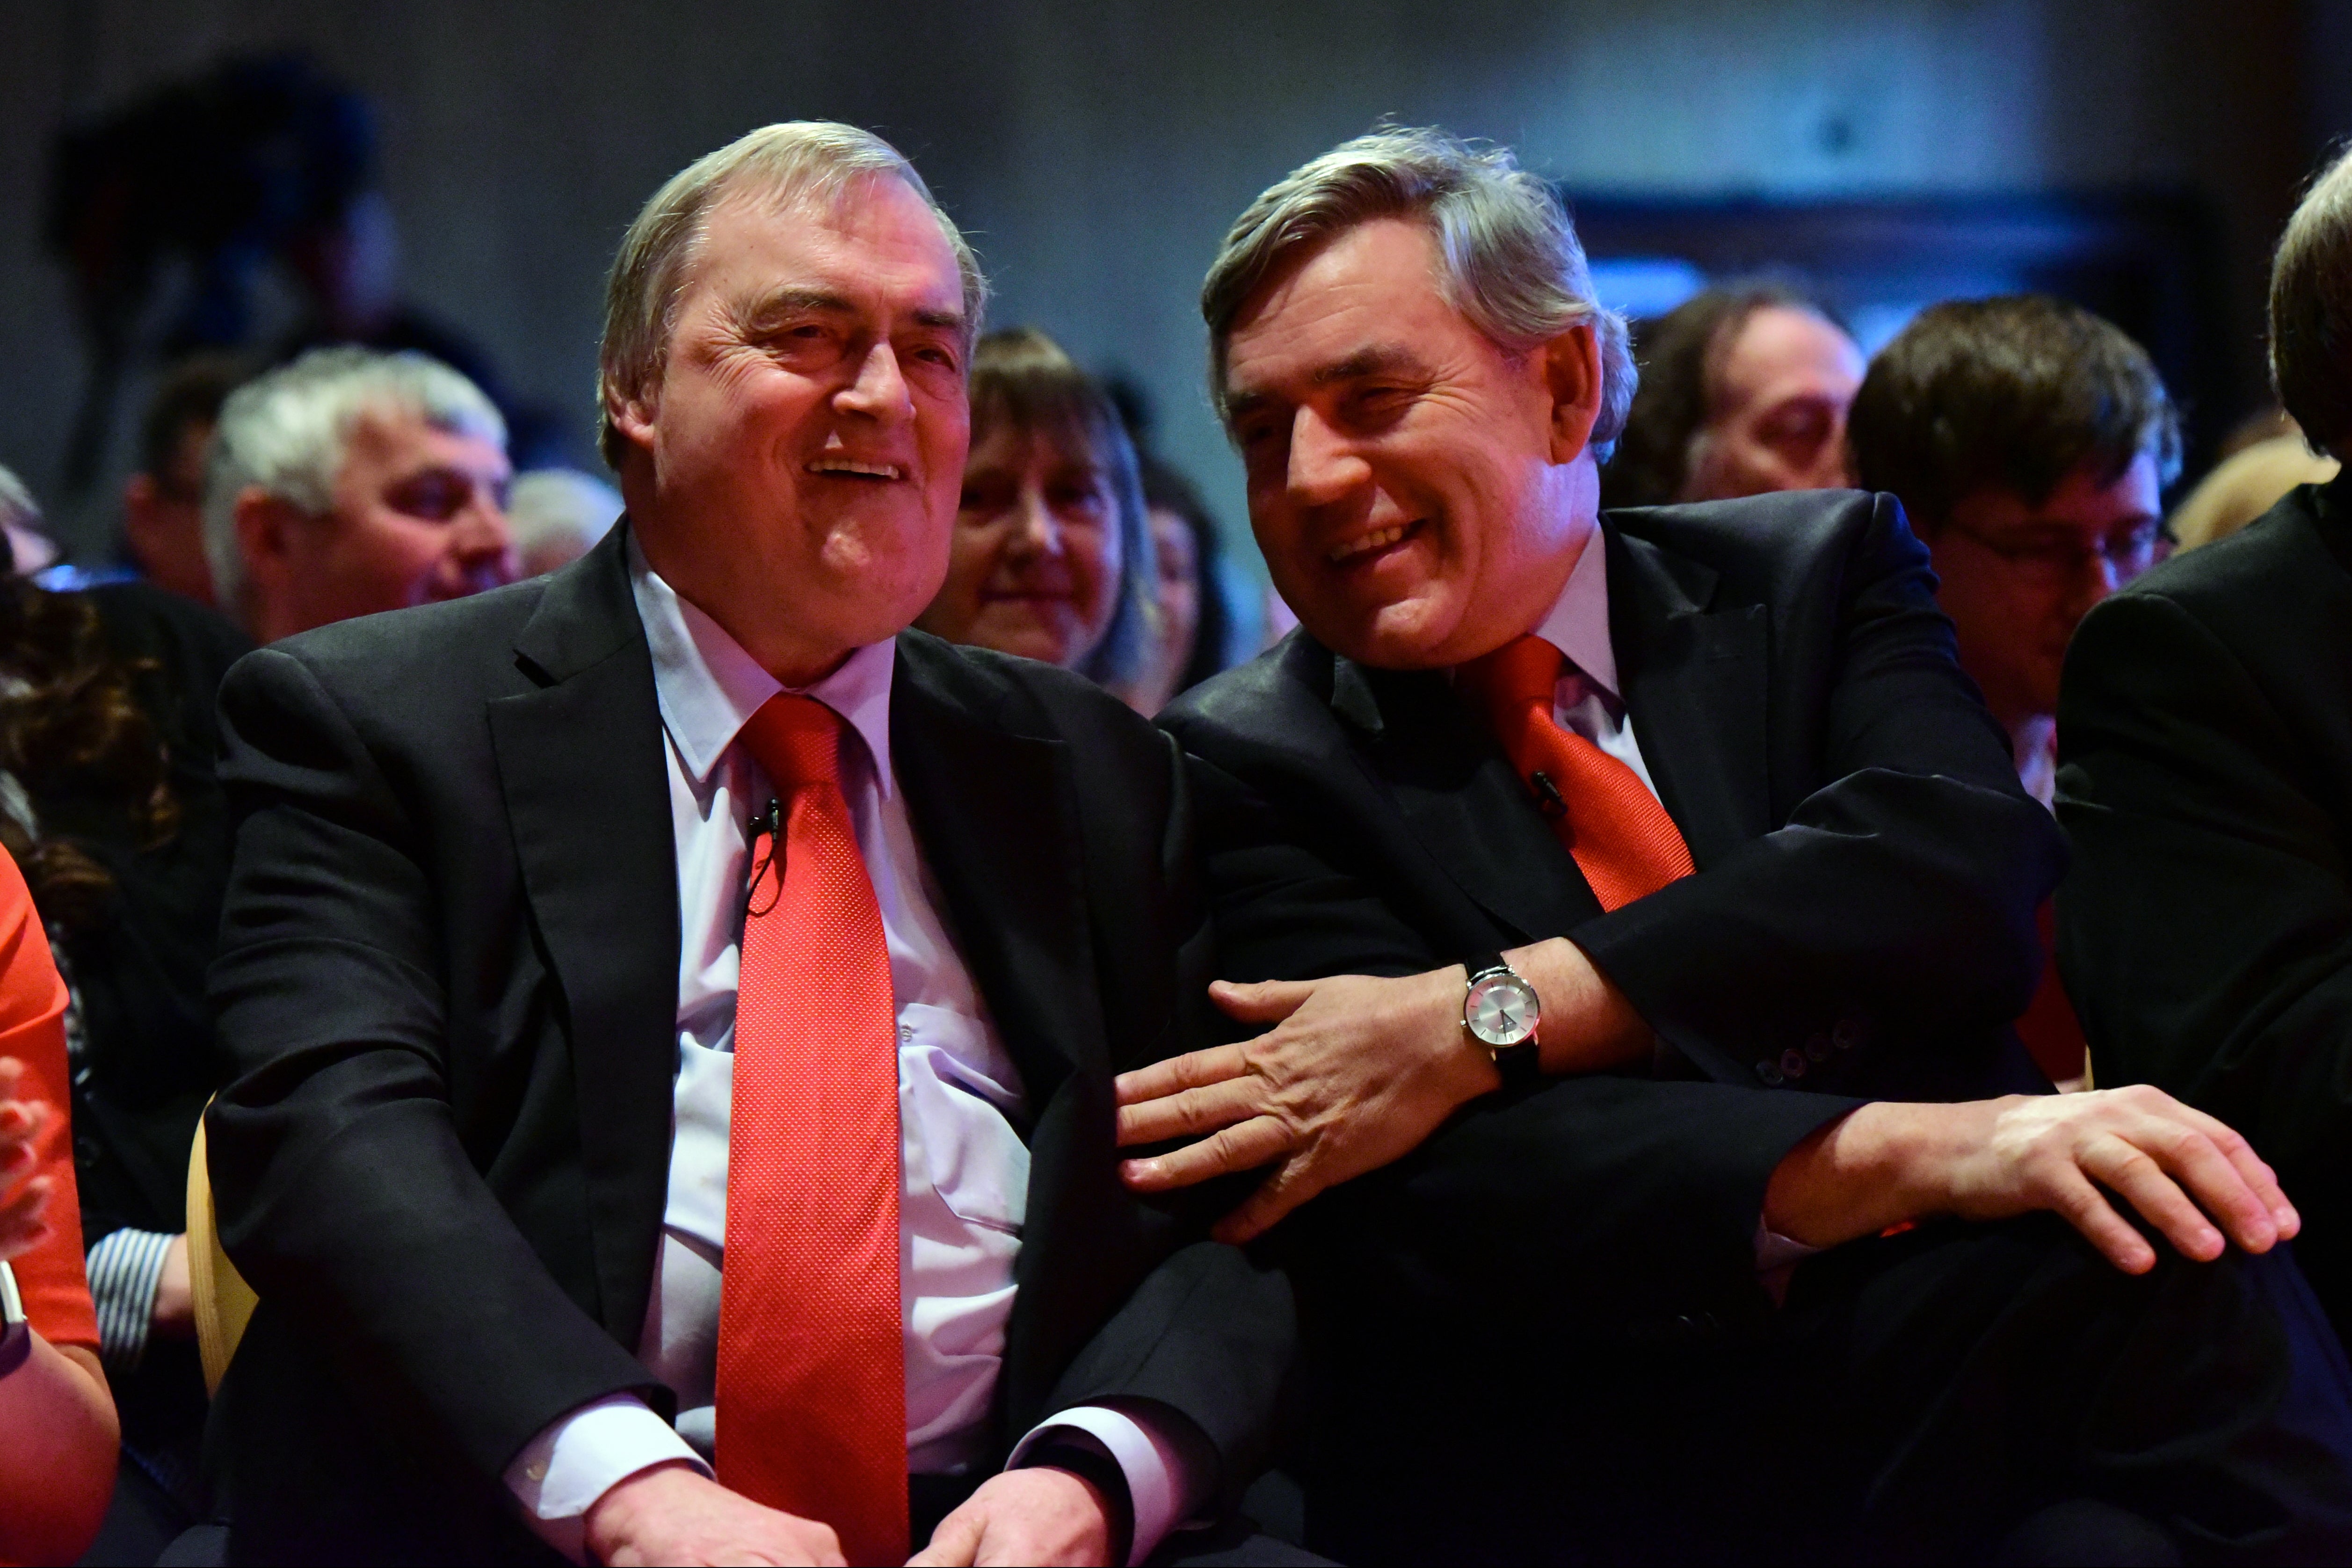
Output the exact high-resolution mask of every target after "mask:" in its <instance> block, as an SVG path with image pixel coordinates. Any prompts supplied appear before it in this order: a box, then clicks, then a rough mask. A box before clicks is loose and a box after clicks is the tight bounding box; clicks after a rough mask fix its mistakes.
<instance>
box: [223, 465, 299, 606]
mask: <svg viewBox="0 0 2352 1568" xmlns="http://www.w3.org/2000/svg"><path fill="white" fill-rule="evenodd" d="M232 515H233V516H234V517H235V518H236V549H237V553H238V554H239V555H241V556H243V557H244V558H245V571H246V575H247V577H248V578H250V579H251V580H253V582H254V584H255V585H256V586H257V587H259V588H262V589H264V590H267V591H276V590H277V589H278V587H279V586H280V585H281V584H283V583H284V582H285V581H286V580H287V579H288V578H289V576H291V575H292V574H293V571H294V570H295V566H296V559H295V558H296V554H297V552H298V551H299V549H300V541H299V537H298V535H299V529H300V528H302V526H303V525H304V524H306V523H308V522H309V521H310V518H309V517H306V516H304V515H303V512H302V509H301V508H300V507H297V506H295V505H294V504H293V503H291V502H290V501H286V500H283V499H281V498H279V497H276V496H273V495H271V494H270V493H269V492H268V491H267V490H264V489H263V488H261V487H260V486H258V485H249V486H246V489H245V491H244V493H243V494H241V495H240V496H238V497H237V498H236V510H235V512H234V513H233V514H232Z"/></svg>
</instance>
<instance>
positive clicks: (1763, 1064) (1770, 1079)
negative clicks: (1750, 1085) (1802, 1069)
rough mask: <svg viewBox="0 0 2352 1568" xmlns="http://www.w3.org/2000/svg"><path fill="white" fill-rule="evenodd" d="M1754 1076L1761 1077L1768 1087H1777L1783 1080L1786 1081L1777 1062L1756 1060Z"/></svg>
mask: <svg viewBox="0 0 2352 1568" xmlns="http://www.w3.org/2000/svg"><path fill="white" fill-rule="evenodd" d="M1756 1076H1757V1077H1759V1078H1761V1079H1762V1080H1763V1081H1764V1083H1765V1086H1766V1087H1767V1088H1770V1089H1778V1088H1779V1087H1780V1085H1781V1084H1782V1083H1783V1082H1787V1080H1786V1079H1785V1078H1784V1077H1783V1076H1782V1074H1781V1071H1780V1064H1779V1063H1777V1062H1771V1061H1759V1062H1758V1063H1757V1064H1756Z"/></svg>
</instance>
